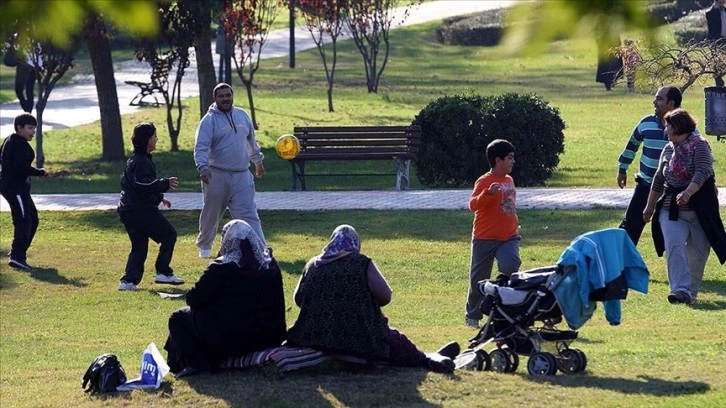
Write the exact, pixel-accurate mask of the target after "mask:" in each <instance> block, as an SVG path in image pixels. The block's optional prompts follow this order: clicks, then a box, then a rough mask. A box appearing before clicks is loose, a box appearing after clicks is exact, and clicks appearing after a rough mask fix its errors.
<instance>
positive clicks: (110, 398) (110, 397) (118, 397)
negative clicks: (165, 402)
mask: <svg viewBox="0 0 726 408" xmlns="http://www.w3.org/2000/svg"><path fill="white" fill-rule="evenodd" d="M127 375H128V373H127ZM131 378H134V376H133V375H131V376H129V379H131ZM137 392H145V393H147V394H161V395H160V398H169V397H171V396H172V395H173V394H174V387H173V386H172V385H171V384H170V383H169V382H168V381H162V383H161V386H160V387H159V389H158V390H134V393H137ZM89 397H90V399H92V400H95V401H104V402H106V403H109V404H113V405H120V403H121V402H122V401H123V402H124V405H133V402H134V398H133V394H132V393H131V392H130V391H119V392H109V393H104V394H91V395H89Z"/></svg>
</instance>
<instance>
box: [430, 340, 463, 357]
mask: <svg viewBox="0 0 726 408" xmlns="http://www.w3.org/2000/svg"><path fill="white" fill-rule="evenodd" d="M460 351H461V347H460V346H459V343H457V342H455V341H452V342H450V343H447V344H446V345H444V346H443V347H441V348H440V349H438V350H436V352H437V353H439V354H440V355H442V356H444V357H448V358H450V359H452V360H453V359H455V358H456V356H458V355H459V352H460Z"/></svg>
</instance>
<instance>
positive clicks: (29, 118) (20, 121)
mask: <svg viewBox="0 0 726 408" xmlns="http://www.w3.org/2000/svg"><path fill="white" fill-rule="evenodd" d="M13 125H14V126H15V131H16V132H17V131H18V128H19V127H23V126H25V125H33V126H38V120H37V119H35V116H33V115H31V114H29V113H21V114H20V115H18V116H16V117H15V122H14V123H13Z"/></svg>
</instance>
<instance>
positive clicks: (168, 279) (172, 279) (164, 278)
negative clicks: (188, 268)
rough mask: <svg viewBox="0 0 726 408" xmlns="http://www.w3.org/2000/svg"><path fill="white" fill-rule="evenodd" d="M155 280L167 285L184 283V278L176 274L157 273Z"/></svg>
mask: <svg viewBox="0 0 726 408" xmlns="http://www.w3.org/2000/svg"><path fill="white" fill-rule="evenodd" d="M154 282H156V283H163V284H166V285H181V284H182V283H184V279H182V278H179V277H177V276H174V275H162V274H160V273H157V274H156V279H154Z"/></svg>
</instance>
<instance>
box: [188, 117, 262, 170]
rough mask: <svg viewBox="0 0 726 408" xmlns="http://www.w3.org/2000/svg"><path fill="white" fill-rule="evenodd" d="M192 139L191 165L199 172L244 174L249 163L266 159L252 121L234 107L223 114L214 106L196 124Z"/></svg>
mask: <svg viewBox="0 0 726 408" xmlns="http://www.w3.org/2000/svg"><path fill="white" fill-rule="evenodd" d="M194 139H195V141H194V163H195V164H196V166H197V170H198V171H199V172H200V173H201V172H202V171H203V170H206V169H208V168H210V167H211V168H214V169H217V170H226V171H246V170H248V169H249V167H250V161H251V162H253V163H260V162H262V160H263V159H264V158H265V157H264V155H263V154H262V150H261V149H260V145H259V144H257V139H256V138H255V129H254V127H253V126H252V120H251V119H250V117H249V115H248V114H247V112H245V111H244V110H243V109H240V108H236V107H234V106H233V107H232V110H231V111H230V112H228V113H225V112H222V111H220V110H219V109H217V104H216V103H213V104H212V105H211V106H210V107H209V110H208V111H207V114H206V115H204V117H203V118H202V120H201V121H200V122H199V126H198V127H197V134H196V136H195V137H194Z"/></svg>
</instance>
